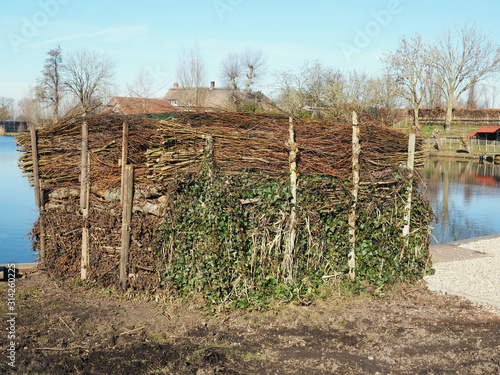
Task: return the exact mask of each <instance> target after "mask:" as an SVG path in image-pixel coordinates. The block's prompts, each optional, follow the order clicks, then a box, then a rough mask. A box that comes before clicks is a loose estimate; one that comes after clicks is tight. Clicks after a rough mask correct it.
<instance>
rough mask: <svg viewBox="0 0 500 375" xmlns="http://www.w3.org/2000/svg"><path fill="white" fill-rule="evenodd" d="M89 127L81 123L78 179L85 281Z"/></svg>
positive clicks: (87, 243) (87, 230) (87, 254)
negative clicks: (80, 153)
mask: <svg viewBox="0 0 500 375" xmlns="http://www.w3.org/2000/svg"><path fill="white" fill-rule="evenodd" d="M88 144H89V126H88V123H87V121H83V123H82V166H81V174H80V176H81V178H80V208H81V209H82V218H83V224H82V262H81V278H82V280H87V271H88V268H89V228H88V216H89V190H90V189H89V154H88Z"/></svg>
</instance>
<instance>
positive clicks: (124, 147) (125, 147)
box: [120, 121, 128, 202]
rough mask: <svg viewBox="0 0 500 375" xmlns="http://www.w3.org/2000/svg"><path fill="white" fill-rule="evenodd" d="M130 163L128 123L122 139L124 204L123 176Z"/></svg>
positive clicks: (121, 199)
mask: <svg viewBox="0 0 500 375" xmlns="http://www.w3.org/2000/svg"><path fill="white" fill-rule="evenodd" d="M127 163H128V123H127V122H126V121H124V122H123V137H122V158H121V167H122V177H121V190H120V201H121V202H123V186H124V185H123V176H124V175H125V165H126V164H127Z"/></svg>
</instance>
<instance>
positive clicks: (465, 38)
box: [431, 24, 500, 131]
mask: <svg viewBox="0 0 500 375" xmlns="http://www.w3.org/2000/svg"><path fill="white" fill-rule="evenodd" d="M431 52H432V53H431V64H432V66H433V67H434V68H435V69H436V71H437V72H438V74H439V75H440V76H441V79H442V81H441V83H440V85H439V88H440V90H441V91H442V93H443V96H444V99H445V101H446V118H445V125H444V129H445V131H449V130H450V127H451V121H452V110H453V106H454V105H455V104H456V102H457V100H458V99H459V98H460V96H461V95H462V94H463V93H464V92H466V91H467V90H469V89H470V87H471V86H473V85H475V84H477V83H478V82H480V81H482V80H483V79H486V78H487V77H489V76H490V75H492V74H493V73H495V72H498V71H499V70H500V49H499V46H498V45H497V44H494V43H492V42H491V41H490V40H489V39H488V38H487V36H486V35H484V34H481V33H480V32H479V31H478V30H476V28H475V27H474V26H472V27H469V26H468V25H467V24H466V25H465V26H464V27H462V28H461V29H460V31H459V32H458V33H457V32H455V31H452V30H450V29H448V30H446V31H444V32H443V34H442V35H441V36H440V37H439V38H438V41H437V44H436V45H435V46H434V47H433V48H432V50H431Z"/></svg>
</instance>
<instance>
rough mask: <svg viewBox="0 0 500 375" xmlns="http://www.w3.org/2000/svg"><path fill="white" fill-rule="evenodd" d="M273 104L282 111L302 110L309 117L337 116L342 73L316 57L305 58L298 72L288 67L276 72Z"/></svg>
mask: <svg viewBox="0 0 500 375" xmlns="http://www.w3.org/2000/svg"><path fill="white" fill-rule="evenodd" d="M275 76H276V79H275V86H276V93H277V103H278V105H279V106H280V107H281V108H282V109H283V110H285V111H288V112H290V113H297V112H299V111H302V112H303V113H304V114H305V112H307V113H309V114H310V115H311V116H312V117H324V116H333V117H337V116H338V115H339V111H340V110H341V104H342V103H343V102H344V97H343V93H342V90H343V85H344V82H343V80H344V78H343V77H342V74H341V73H340V72H339V71H338V70H335V69H333V68H330V67H325V66H323V65H322V64H321V63H320V62H319V60H316V61H313V62H309V61H306V62H305V63H304V64H303V65H302V66H301V67H300V70H299V72H298V73H294V72H292V71H290V70H289V69H285V70H283V71H282V72H279V73H277V74H276V75H275Z"/></svg>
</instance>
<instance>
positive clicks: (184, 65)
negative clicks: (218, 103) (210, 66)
mask: <svg viewBox="0 0 500 375" xmlns="http://www.w3.org/2000/svg"><path fill="white" fill-rule="evenodd" d="M205 81H206V69H205V63H204V61H203V58H202V56H201V53H200V48H199V46H198V44H195V45H194V47H193V48H192V49H191V50H189V51H188V52H186V51H182V53H180V54H179V56H178V63H177V82H179V84H180V85H181V87H182V88H185V89H186V90H183V93H184V94H185V95H186V97H185V98H183V101H184V102H185V103H188V105H192V106H195V107H199V106H201V105H202V104H203V103H202V97H201V90H200V89H201V88H202V87H203V84H204V83H205Z"/></svg>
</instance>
